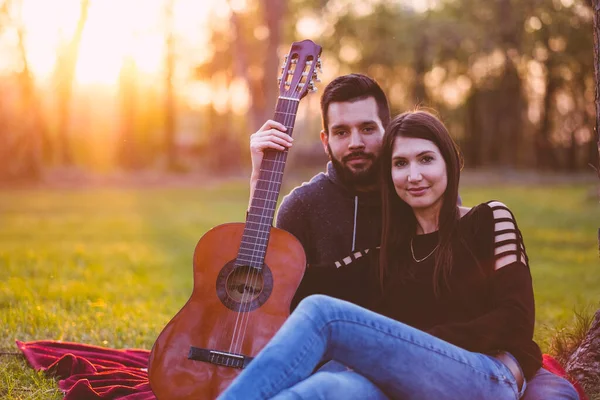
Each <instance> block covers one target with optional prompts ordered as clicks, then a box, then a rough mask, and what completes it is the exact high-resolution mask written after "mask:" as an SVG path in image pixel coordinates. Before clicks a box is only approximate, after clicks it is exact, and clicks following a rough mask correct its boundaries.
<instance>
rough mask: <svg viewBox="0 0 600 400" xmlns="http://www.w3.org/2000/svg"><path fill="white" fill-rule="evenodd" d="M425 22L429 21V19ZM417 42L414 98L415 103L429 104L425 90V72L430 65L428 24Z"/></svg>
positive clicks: (415, 49)
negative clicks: (428, 58) (428, 60)
mask: <svg viewBox="0 0 600 400" xmlns="http://www.w3.org/2000/svg"><path fill="white" fill-rule="evenodd" d="M424 22H425V23H427V20H425V21H424ZM415 42H416V43H415V44H416V46H415V48H414V52H415V53H414V54H415V62H414V67H413V68H414V71H415V83H414V86H413V98H414V102H415V104H423V105H427V101H428V99H427V91H426V90H425V73H426V72H427V70H428V67H429V65H428V62H427V52H428V48H429V35H428V34H427V25H425V26H424V27H423V30H422V31H421V35H420V37H419V39H418V40H416V41H415Z"/></svg>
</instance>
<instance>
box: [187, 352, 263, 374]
mask: <svg viewBox="0 0 600 400" xmlns="http://www.w3.org/2000/svg"><path fill="white" fill-rule="evenodd" d="M252 359H253V357H248V356H245V355H243V354H237V353H229V352H225V351H218V350H209V349H202V348H200V347H194V346H190V352H189V354H188V360H194V361H204V362H208V363H211V364H215V365H222V366H224V367H230V368H238V369H244V368H246V366H248V364H249V363H250V361H252Z"/></svg>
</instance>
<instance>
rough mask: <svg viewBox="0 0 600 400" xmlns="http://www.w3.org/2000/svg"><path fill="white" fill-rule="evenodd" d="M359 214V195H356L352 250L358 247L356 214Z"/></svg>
mask: <svg viewBox="0 0 600 400" xmlns="http://www.w3.org/2000/svg"><path fill="white" fill-rule="evenodd" d="M357 215H358V196H354V229H353V230H352V251H354V250H355V248H356V216H357Z"/></svg>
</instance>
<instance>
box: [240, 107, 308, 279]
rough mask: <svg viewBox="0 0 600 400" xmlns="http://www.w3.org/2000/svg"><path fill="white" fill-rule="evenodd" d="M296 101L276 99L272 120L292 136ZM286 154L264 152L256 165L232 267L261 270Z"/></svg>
mask: <svg viewBox="0 0 600 400" xmlns="http://www.w3.org/2000/svg"><path fill="white" fill-rule="evenodd" d="M298 104H299V100H298V99H293V98H286V97H279V99H278V100H277V106H276V108H275V117H274V120H275V121H277V122H279V123H281V124H283V125H285V127H286V128H287V131H286V133H287V134H288V135H290V136H292V133H293V130H294V122H295V121H296V112H297V111H298ZM287 154H288V151H287V149H286V150H284V151H275V150H268V151H266V152H265V154H264V157H263V160H262V163H261V165H260V173H259V176H258V181H257V183H256V187H255V189H254V194H253V196H252V200H251V202H250V209H249V210H248V215H247V217H246V226H245V228H244V234H243V236H242V243H241V245H240V249H239V252H238V257H237V261H236V264H238V265H248V266H251V267H254V268H257V269H261V268H262V265H263V263H264V258H265V254H266V251H267V245H268V243H269V234H270V231H271V226H272V225H273V217H274V216H275V209H276V207H277V199H278V198H279V191H280V189H281V182H282V180H283V170H284V168H285V162H286V159H287Z"/></svg>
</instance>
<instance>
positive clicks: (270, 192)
mask: <svg viewBox="0 0 600 400" xmlns="http://www.w3.org/2000/svg"><path fill="white" fill-rule="evenodd" d="M294 103H296V104H297V102H292V101H288V100H283V101H282V106H283V107H282V108H283V110H278V112H280V113H283V114H284V116H283V123H284V125H285V126H286V127H288V129H289V133H288V134H289V135H290V136H291V135H292V130H293V127H292V126H290V125H291V124H292V123H293V117H292V113H290V111H293V108H294ZM278 108H279V107H278ZM293 116H295V112H294V113H293ZM286 157H287V152H285V151H284V152H277V153H276V154H275V159H276V160H275V161H276V164H275V167H274V168H273V169H274V170H275V171H273V170H271V171H269V174H270V176H269V184H268V189H267V198H268V200H269V201H270V202H275V203H276V202H277V196H278V194H279V193H278V192H279V190H278V186H280V185H281V179H279V178H275V177H274V174H278V173H279V174H282V173H283V171H279V170H278V169H283V167H284V166H285V165H284V164H285V163H284V159H285V158H286ZM269 197H271V198H269ZM266 211H267V208H266V207H265V208H263V210H262V212H261V215H260V222H259V234H258V237H259V240H260V241H262V242H263V243H265V244H266V242H267V240H266V239H267V238H268V237H269V235H270V230H271V224H267V223H266V222H267V221H268V219H270V218H271V217H272V216H273V214H274V210H273V212H270V211H269V212H268V214H269V215H267V216H265V215H264V214H265V212H266ZM261 228H263V229H264V230H263V229H261ZM255 248H256V249H258V246H255ZM266 250H267V248H266V246H265V249H264V250H263V251H264V254H263V256H262V259H263V261H264V257H265V256H266ZM253 257H255V255H254V252H253ZM258 258H259V259H260V258H261V257H260V256H258ZM251 271H252V272H251V274H249V276H248V277H249V278H250V279H251V284H250V286H249V287H250V288H253V287H254V286H255V285H256V283H257V281H258V280H259V278H260V275H261V273H262V274H263V277H264V270H263V269H262V266H261V269H260V270H257V269H252V270H251ZM263 285H264V279H263ZM263 290H264V287H263ZM245 294H246V293H245V292H244V295H245ZM244 295H243V296H244ZM253 296H254V293H248V296H247V297H248V298H247V299H245V302H244V303H243V304H244V305H245V310H244V311H245V312H244V314H243V315H242V326H243V328H242V330H241V335H240V338H239V345H238V346H236V347H237V350H238V351H237V352H238V353H241V346H242V342H243V339H244V337H245V334H246V332H247V329H248V324H249V322H250V317H251V316H250V312H249V309H250V307H251V302H250V301H249V300H250V299H251V297H253ZM246 302H247V303H246Z"/></svg>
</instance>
